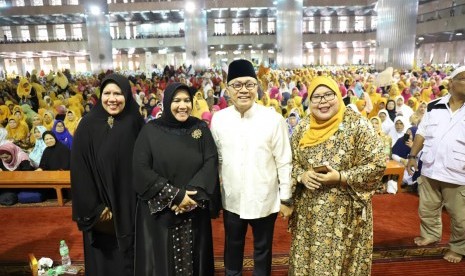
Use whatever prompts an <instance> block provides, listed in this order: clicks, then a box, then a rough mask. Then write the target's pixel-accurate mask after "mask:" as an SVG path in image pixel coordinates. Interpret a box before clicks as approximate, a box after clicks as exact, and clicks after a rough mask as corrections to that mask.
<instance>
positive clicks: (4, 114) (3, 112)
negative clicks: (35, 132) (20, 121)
mask: <svg viewBox="0 0 465 276" xmlns="http://www.w3.org/2000/svg"><path fill="white" fill-rule="evenodd" d="M8 117H10V109H9V108H8V106H6V105H4V104H3V105H0V123H2V122H3V121H5V120H6V119H7V118H8Z"/></svg>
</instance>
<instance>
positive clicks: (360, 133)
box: [289, 108, 386, 276]
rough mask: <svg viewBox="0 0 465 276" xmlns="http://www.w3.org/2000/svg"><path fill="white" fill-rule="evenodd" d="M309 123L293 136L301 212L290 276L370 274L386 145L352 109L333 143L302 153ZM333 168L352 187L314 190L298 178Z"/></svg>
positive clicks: (294, 224) (295, 218) (296, 216)
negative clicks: (376, 202) (374, 214)
mask: <svg viewBox="0 0 465 276" xmlns="http://www.w3.org/2000/svg"><path fill="white" fill-rule="evenodd" d="M309 122H310V119H309V117H307V118H305V119H303V120H302V121H301V122H300V123H299V125H298V126H297V127H296V129H295V132H294V134H293V136H292V140H291V143H292V151H293V152H292V153H293V171H292V177H293V179H294V180H293V182H294V188H295V189H294V190H293V198H294V200H295V203H294V204H295V209H294V213H293V215H292V217H291V220H290V224H289V229H290V230H291V234H292V241H291V250H290V256H289V263H290V265H289V275H306V276H307V275H318V276H320V275H351V276H353V275H357V276H364V275H370V272H371V259H372V251H373V221H372V208H371V198H372V195H373V194H374V191H375V190H376V188H377V185H378V184H377V183H379V180H380V179H381V177H382V176H383V173H384V169H385V167H386V157H385V153H384V152H383V143H382V142H381V141H380V138H379V136H378V135H377V134H376V132H375V130H374V129H373V127H372V125H371V123H370V122H369V121H368V120H367V119H366V118H362V117H360V115H359V114H356V113H355V112H354V111H352V110H351V109H350V108H348V109H347V110H346V111H345V113H344V119H343V122H342V123H341V125H340V126H339V130H338V131H336V133H334V134H333V135H332V136H331V137H330V138H329V139H328V140H326V141H325V142H323V143H321V144H318V145H316V146H313V147H307V148H301V147H299V141H300V139H301V137H302V136H303V134H304V133H305V131H306V130H307V129H308V127H309ZM326 162H327V164H329V165H330V166H331V167H333V168H334V169H335V170H337V171H343V172H345V173H346V176H347V182H348V186H347V187H344V186H341V185H326V186H321V187H320V188H319V189H317V190H314V191H311V190H308V189H307V188H305V186H303V185H302V184H296V178H297V176H298V175H300V174H301V173H302V172H304V170H306V169H308V168H310V167H312V165H315V166H316V165H320V164H324V163H326Z"/></svg>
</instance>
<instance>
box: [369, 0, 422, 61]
mask: <svg viewBox="0 0 465 276" xmlns="http://www.w3.org/2000/svg"><path fill="white" fill-rule="evenodd" d="M399 7H402V8H401V9H399ZM377 13H378V22H377V25H378V27H377V31H376V41H377V42H378V43H379V46H378V47H377V52H376V64H375V67H376V69H378V70H384V69H385V68H386V67H394V68H403V69H412V67H413V61H414V60H413V58H414V51H415V35H416V27H417V23H416V20H417V14H418V1H405V0H380V1H378V11H377Z"/></svg>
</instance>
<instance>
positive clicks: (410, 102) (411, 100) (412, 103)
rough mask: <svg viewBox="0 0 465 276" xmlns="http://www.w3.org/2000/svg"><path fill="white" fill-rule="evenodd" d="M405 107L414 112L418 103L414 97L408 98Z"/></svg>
mask: <svg viewBox="0 0 465 276" xmlns="http://www.w3.org/2000/svg"><path fill="white" fill-rule="evenodd" d="M407 105H408V106H409V107H410V108H411V109H412V110H413V111H414V112H415V111H417V109H418V101H417V98H415V97H410V98H409V99H408V101H407Z"/></svg>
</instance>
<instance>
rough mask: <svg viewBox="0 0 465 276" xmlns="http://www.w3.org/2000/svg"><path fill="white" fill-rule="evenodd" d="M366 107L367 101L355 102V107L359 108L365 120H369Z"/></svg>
mask: <svg viewBox="0 0 465 276" xmlns="http://www.w3.org/2000/svg"><path fill="white" fill-rule="evenodd" d="M366 105H367V104H366V102H365V100H357V101H356V102H355V106H357V109H358V111H359V112H360V114H362V116H363V117H365V118H367V111H366V110H365V107H366Z"/></svg>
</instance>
